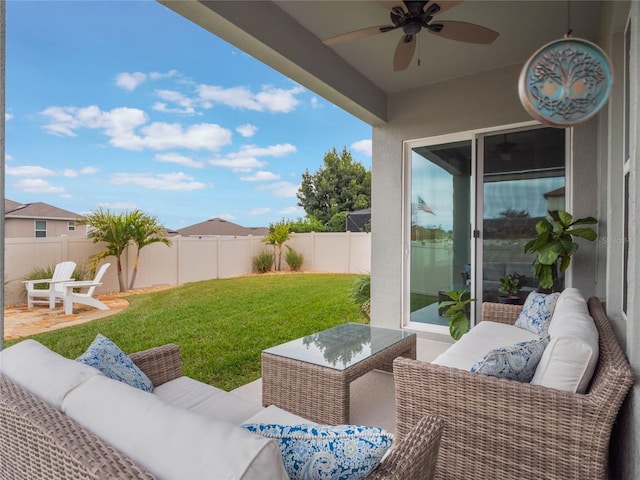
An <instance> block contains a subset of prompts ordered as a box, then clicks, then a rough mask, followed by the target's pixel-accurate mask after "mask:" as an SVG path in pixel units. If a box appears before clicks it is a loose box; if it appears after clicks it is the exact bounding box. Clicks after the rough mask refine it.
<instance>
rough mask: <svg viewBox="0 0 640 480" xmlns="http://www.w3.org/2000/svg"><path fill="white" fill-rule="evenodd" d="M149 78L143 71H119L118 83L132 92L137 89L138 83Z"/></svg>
mask: <svg viewBox="0 0 640 480" xmlns="http://www.w3.org/2000/svg"><path fill="white" fill-rule="evenodd" d="M146 79H147V76H146V75H145V74H144V73H142V72H134V73H126V72H123V73H119V74H118V75H117V76H116V85H117V86H119V87H120V88H124V89H125V90H129V91H130V92H132V91H133V90H135V89H136V87H137V86H138V85H140V84H141V83H142V82H144V81H145V80H146Z"/></svg>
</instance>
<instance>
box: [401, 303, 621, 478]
mask: <svg viewBox="0 0 640 480" xmlns="http://www.w3.org/2000/svg"><path fill="white" fill-rule="evenodd" d="M521 309H522V307H521V306H516V305H501V304H489V303H486V304H484V305H483V321H484V320H490V321H494V322H501V323H507V324H513V323H514V321H515V319H516V318H517V316H518V314H519V312H520V311H521ZM588 309H589V314H590V316H591V317H592V318H593V320H594V322H595V325H596V327H597V330H598V334H599V336H598V343H599V356H598V361H597V364H596V367H595V371H594V374H593V376H592V378H591V383H590V385H589V386H588V389H587V391H586V393H585V394H578V393H568V392H563V391H559V390H556V389H553V388H547V387H543V386H540V385H532V384H529V383H521V382H518V381H514V380H506V379H502V378H496V377H492V376H487V375H482V374H477V373H471V372H469V371H464V370H461V369H458V368H451V367H446V366H442V365H434V364H430V363H426V362H421V361H416V360H409V359H405V358H398V359H396V360H395V361H394V375H395V385H396V402H397V405H396V409H397V415H398V426H399V433H400V434H402V433H406V432H407V430H406V429H407V426H408V425H411V424H412V423H413V422H415V421H417V420H418V419H419V418H421V417H422V416H423V415H425V414H427V413H432V414H436V415H438V416H440V417H442V418H443V419H444V420H445V428H444V432H443V434H442V440H441V446H440V455H439V461H438V466H437V468H436V478H437V479H461V478H468V479H474V480H485V479H486V480H489V479H491V480H495V479H505V480H507V479H536V480H538V479H556V480H569V479H575V480H588V479H594V480H595V479H607V478H609V474H608V453H609V440H610V435H611V431H612V427H613V425H614V422H615V420H616V416H617V413H618V410H619V408H620V406H621V405H622V402H623V401H624V398H625V396H626V395H627V393H628V391H629V389H630V388H631V386H632V384H633V381H634V379H633V373H632V370H631V368H630V366H629V363H628V361H627V359H626V357H625V355H624V353H623V352H622V349H621V348H620V346H619V344H618V342H617V340H616V338H615V335H614V332H613V329H612V327H611V324H610V322H609V319H608V318H607V316H606V314H605V312H604V310H603V307H602V304H601V303H600V301H599V300H598V299H597V298H590V299H589V300H588Z"/></svg>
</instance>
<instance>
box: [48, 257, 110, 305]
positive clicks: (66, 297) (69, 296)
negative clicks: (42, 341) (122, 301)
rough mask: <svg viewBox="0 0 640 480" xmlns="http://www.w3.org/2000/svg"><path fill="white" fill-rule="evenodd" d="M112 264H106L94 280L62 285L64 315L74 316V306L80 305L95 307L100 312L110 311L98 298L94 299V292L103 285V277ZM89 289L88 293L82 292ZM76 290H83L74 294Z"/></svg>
mask: <svg viewBox="0 0 640 480" xmlns="http://www.w3.org/2000/svg"><path fill="white" fill-rule="evenodd" d="M110 265H111V264H110V263H105V264H104V265H102V266H101V267H100V269H99V270H98V273H97V274H96V276H95V278H94V279H93V280H82V281H76V282H64V283H62V284H60V287H61V289H62V301H63V303H64V314H65V315H72V314H73V304H74V303H80V304H83V305H89V306H91V307H95V308H97V309H99V310H109V307H107V306H106V305H105V304H104V303H102V302H101V301H100V300H98V299H97V298H94V297H93V292H94V291H95V289H96V287H98V286H100V285H102V282H101V280H102V277H103V276H104V274H105V272H106V271H107V269H108V268H109V266H110ZM84 289H87V291H86V292H82V290H84ZM74 290H81V291H80V292H74Z"/></svg>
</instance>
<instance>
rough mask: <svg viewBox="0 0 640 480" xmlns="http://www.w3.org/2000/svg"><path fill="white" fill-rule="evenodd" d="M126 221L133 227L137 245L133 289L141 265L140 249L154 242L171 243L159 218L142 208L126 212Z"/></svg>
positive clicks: (133, 240)
mask: <svg viewBox="0 0 640 480" xmlns="http://www.w3.org/2000/svg"><path fill="white" fill-rule="evenodd" d="M126 219H127V220H126V221H127V223H128V224H129V228H130V229H131V241H132V242H133V243H134V244H135V245H136V247H137V251H136V260H135V262H134V264H133V273H132V274H131V282H129V290H133V286H134V284H135V283H136V276H137V274H138V267H139V266H140V250H142V249H143V248H144V247H146V246H147V245H151V244H152V243H164V244H165V245H171V240H169V239H168V238H167V236H166V234H165V232H164V229H163V228H162V226H161V225H160V224H158V219H157V218H156V217H153V216H151V215H147V214H146V213H144V212H143V211H141V210H134V211H133V212H130V213H128V214H126Z"/></svg>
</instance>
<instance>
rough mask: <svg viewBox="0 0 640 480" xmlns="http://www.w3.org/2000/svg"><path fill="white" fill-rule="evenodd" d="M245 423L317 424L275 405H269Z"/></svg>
mask: <svg viewBox="0 0 640 480" xmlns="http://www.w3.org/2000/svg"><path fill="white" fill-rule="evenodd" d="M244 423H265V424H280V425H303V424H306V425H315V422H311V421H309V420H307V419H306V418H302V417H300V416H298V415H296V414H295V413H291V412H287V411H286V410H283V409H281V408H280V407H276V406H275V405H269V406H268V407H267V408H262V409H261V410H260V411H259V412H258V413H256V414H255V415H254V416H252V417H250V418H247V420H246V421H245V422H244Z"/></svg>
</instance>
